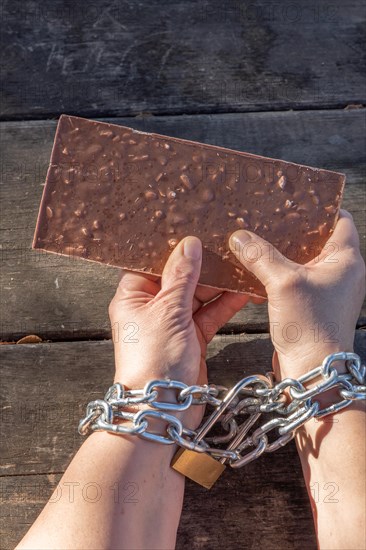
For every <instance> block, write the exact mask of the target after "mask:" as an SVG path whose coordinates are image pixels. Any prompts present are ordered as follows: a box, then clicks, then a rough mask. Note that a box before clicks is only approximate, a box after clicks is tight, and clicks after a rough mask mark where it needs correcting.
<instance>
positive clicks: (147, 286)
mask: <svg viewBox="0 0 366 550" xmlns="http://www.w3.org/2000/svg"><path fill="white" fill-rule="evenodd" d="M150 277H152V276H151V275H150ZM150 277H147V276H146V275H143V274H142V273H137V272H135V271H127V270H122V273H121V278H120V282H119V285H118V289H117V292H123V293H126V292H144V293H145V294H148V295H150V296H156V294H157V293H158V292H159V290H160V284H159V283H157V282H156V280H154V279H155V278H154V279H151V278H150Z"/></svg>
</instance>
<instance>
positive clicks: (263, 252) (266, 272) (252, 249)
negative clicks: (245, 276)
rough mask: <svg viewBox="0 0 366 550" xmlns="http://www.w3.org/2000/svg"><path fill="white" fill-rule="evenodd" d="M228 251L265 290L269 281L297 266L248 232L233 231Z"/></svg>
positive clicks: (274, 248) (268, 244)
mask: <svg viewBox="0 0 366 550" xmlns="http://www.w3.org/2000/svg"><path fill="white" fill-rule="evenodd" d="M229 245H230V249H231V251H232V252H233V254H235V256H236V257H237V259H238V260H239V261H240V262H241V263H242V264H243V266H244V267H245V268H246V269H247V270H248V271H250V272H251V273H253V275H255V277H257V278H258V279H259V280H260V281H261V282H262V283H263V284H264V286H265V287H266V288H267V287H268V285H270V283H271V281H274V280H278V279H279V278H282V276H285V275H286V274H287V273H288V271H289V270H293V269H294V267H295V266H296V265H297V264H295V263H294V262H292V261H291V260H289V259H288V258H286V257H285V256H283V254H281V252H280V251H279V250H277V248H276V247H274V246H273V245H272V244H271V243H269V242H268V241H265V240H264V239H262V238H261V237H259V236H258V235H256V234H255V233H251V232H250V231H244V230H242V229H241V230H240V231H235V233H233V234H232V235H231V237H230V241H229Z"/></svg>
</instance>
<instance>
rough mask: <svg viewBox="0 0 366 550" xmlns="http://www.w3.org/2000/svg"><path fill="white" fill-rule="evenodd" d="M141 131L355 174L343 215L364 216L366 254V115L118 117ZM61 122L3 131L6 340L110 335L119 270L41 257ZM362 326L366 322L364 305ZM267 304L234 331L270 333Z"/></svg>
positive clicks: (246, 314) (252, 309) (235, 322)
mask: <svg viewBox="0 0 366 550" xmlns="http://www.w3.org/2000/svg"><path fill="white" fill-rule="evenodd" d="M114 122H117V123H120V124H127V125H131V126H133V127H136V128H137V129H143V130H146V131H156V132H160V133H163V134H168V135H173V136H178V137H182V138H191V139H195V140H199V141H203V142H207V143H214V144H217V145H222V146H225V147H231V148H234V149H239V150H240V149H241V150H246V151H249V152H253V153H259V154H263V155H267V156H272V157H277V158H285V159H287V160H291V161H294V162H302V163H305V164H310V165H316V166H319V167H324V168H333V169H336V170H340V171H344V172H346V173H347V177H348V183H347V186H346V195H345V200H344V207H345V208H347V209H348V210H350V211H351V212H352V213H353V215H354V218H355V221H356V225H357V227H358V230H359V232H360V235H361V243H362V248H363V252H364V254H365V244H366V229H365V216H364V209H365V188H364V183H365V175H364V174H365V171H364V165H362V159H363V158H364V157H363V152H364V148H365V147H364V146H365V133H364V111H362V110H353V111H306V112H305V111H302V112H288V113H247V114H244V115H242V114H235V115H216V116H207V115H202V116H201V115H196V116H182V117H150V118H146V119H145V118H144V119H141V118H135V119H133V118H128V119H126V118H125V119H116V120H115V121H114ZM55 126H56V123H55V122H53V121H46V122H41V121H40V122H34V121H33V122H17V123H2V124H1V125H0V130H1V140H2V151H3V153H2V155H3V156H2V173H1V185H0V193H1V200H2V205H3V206H2V219H1V222H0V223H1V233H2V237H1V242H2V250H1V256H2V260H3V265H4V267H3V270H2V274H1V286H2V292H3V294H2V297H3V307H4V313H3V316H2V322H1V326H0V337H1V338H2V339H4V340H11V339H17V338H20V337H21V336H23V335H25V334H29V333H38V334H40V335H41V336H42V337H43V338H48V339H56V340H57V339H79V338H105V337H106V338H108V337H110V329H109V321H108V316H107V305H108V303H109V301H110V299H111V298H112V296H113V293H114V289H115V287H116V284H117V279H118V270H116V269H115V268H110V267H106V266H102V265H99V264H93V263H90V262H83V261H82V260H78V259H75V258H64V257H61V256H55V255H54V254H44V253H42V252H40V251H37V252H36V251H32V250H31V248H30V246H31V241H32V236H33V232H34V228H35V223H36V217H37V212H38V207H39V201H40V197H41V193H42V189H43V187H42V186H43V184H44V178H45V173H46V170H47V167H48V162H49V155H50V150H51V146H52V141H53V137H54V131H55ZM360 323H361V324H365V323H366V308H365V307H364V309H363V311H362V314H361V319H360ZM267 325H268V320H267V314H266V307H265V306H253V305H250V306H247V308H245V309H244V310H243V311H241V312H240V313H239V314H238V315H237V316H235V317H234V318H233V319H232V321H231V322H230V323H229V324H228V325H227V326H226V327H225V329H224V330H225V331H228V330H229V331H231V330H233V331H236V332H238V331H243V330H244V331H252V332H256V331H261V330H267V328H268V327H267Z"/></svg>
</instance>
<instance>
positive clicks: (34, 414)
mask: <svg viewBox="0 0 366 550" xmlns="http://www.w3.org/2000/svg"><path fill="white" fill-rule="evenodd" d="M355 346H356V351H357V352H358V353H360V355H361V356H363V358H364V359H366V331H362V330H359V331H357V332H356V341H355ZM272 351H273V347H272V343H271V340H270V338H269V336H268V335H266V334H252V335H248V334H236V335H228V334H222V335H218V336H216V337H215V338H214V340H213V341H212V343H211V344H210V346H209V349H208V366H209V379H210V381H214V382H215V383H218V384H224V385H228V386H230V385H232V384H233V383H234V382H235V381H237V380H238V379H240V378H242V377H243V376H244V375H245V374H246V373H248V374H255V373H257V372H260V373H265V372H266V371H268V370H270V366H271V358H272ZM0 355H1V359H2V360H1V365H2V370H1V379H2V385H1V389H0V396H1V399H2V409H1V410H2V426H1V430H2V434H3V437H2V445H3V450H2V457H3V463H2V466H1V467H0V475H23V474H40V473H57V472H60V471H64V469H65V468H66V466H67V464H68V463H69V461H70V459H71V457H72V456H73V454H74V453H75V451H76V450H77V448H78V447H79V446H80V444H81V443H82V441H83V438H82V437H80V436H79V434H78V433H77V425H78V421H79V420H80V418H81V417H82V416H83V415H84V412H85V405H86V403H87V402H88V401H90V400H91V399H96V398H97V397H98V396H100V395H102V393H103V391H104V390H105V389H106V388H107V387H108V386H109V385H110V383H111V381H112V379H113V347H112V343H111V341H107V340H105V341H99V342H59V343H50V344H46V343H43V344H22V345H2V346H0ZM14 380H16V383H14ZM101 392H102V393H101Z"/></svg>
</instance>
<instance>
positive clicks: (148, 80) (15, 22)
mask: <svg viewBox="0 0 366 550" xmlns="http://www.w3.org/2000/svg"><path fill="white" fill-rule="evenodd" d="M362 14H363V10H362V2H361V0H353V1H352V2H343V1H342V0H332V1H331V2H327V3H324V2H321V0H316V1H314V2H312V3H311V4H310V5H309V3H308V2H307V1H306V0H298V1H297V2H296V3H294V2H293V1H291V0H283V1H282V2H277V3H271V2H267V1H266V0H256V1H255V2H250V3H246V2H236V1H234V0H229V1H227V2H221V1H220V0H212V1H210V2H207V1H205V2H199V3H197V2H195V1H194V0H185V1H181V0H174V1H171V2H166V3H161V2H160V1H159V0H149V1H147V0H146V1H141V2H138V3H127V2H122V3H121V2H112V3H111V2H109V1H108V0H98V1H95V0H94V1H92V2H91V1H89V2H88V6H87V8H86V7H85V4H84V3H83V2H81V0H78V1H75V2H68V1H63V0H56V1H55V0H45V1H44V2H42V4H39V3H37V2H34V1H33V0H25V1H23V2H14V1H12V2H10V1H9V2H3V7H2V26H3V49H4V62H3V85H2V87H3V101H2V111H1V114H2V117H3V119H8V120H9V119H12V118H13V119H14V118H18V119H21V118H36V117H38V118H42V117H44V116H45V115H46V116H55V115H58V114H59V113H61V112H65V111H66V112H68V113H70V114H74V113H75V114H76V113H77V114H84V115H87V116H100V115H104V116H108V115H117V116H121V115H129V114H132V115H134V114H137V113H139V112H142V111H149V112H153V113H160V114H169V113H173V114H180V113H189V112H190V113H195V112H206V113H211V112H230V111H257V110H277V109H288V108H293V109H294V108H309V107H310V108H311V107H313V106H317V107H334V106H336V107H338V106H344V105H347V104H352V103H363V102H364V100H365V95H364V90H365V79H364V73H363V71H362V68H361V67H362V65H361V63H362V43H363V42H362V39H363V35H362V30H363V29H362V24H363V19H364V17H363V15H362Z"/></svg>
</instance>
